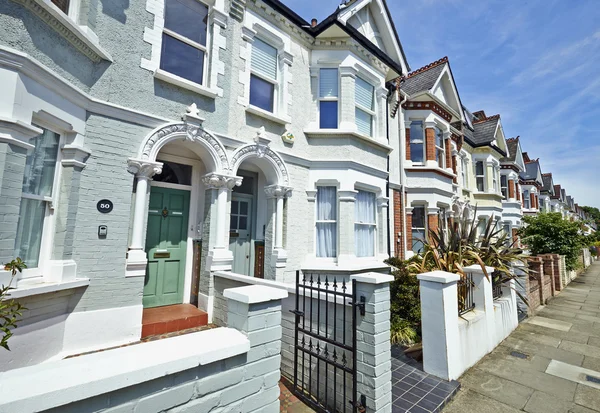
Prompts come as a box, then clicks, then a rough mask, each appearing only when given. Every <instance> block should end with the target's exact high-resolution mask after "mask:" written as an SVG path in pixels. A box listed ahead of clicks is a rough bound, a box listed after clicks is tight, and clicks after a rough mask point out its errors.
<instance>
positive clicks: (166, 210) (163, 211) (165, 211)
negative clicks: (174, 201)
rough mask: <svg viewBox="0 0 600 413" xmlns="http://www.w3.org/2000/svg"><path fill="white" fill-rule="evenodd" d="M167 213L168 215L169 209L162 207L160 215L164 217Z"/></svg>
mask: <svg viewBox="0 0 600 413" xmlns="http://www.w3.org/2000/svg"><path fill="white" fill-rule="evenodd" d="M167 215H169V210H168V209H167V207H164V208H163V210H162V216H163V218H166V217H167Z"/></svg>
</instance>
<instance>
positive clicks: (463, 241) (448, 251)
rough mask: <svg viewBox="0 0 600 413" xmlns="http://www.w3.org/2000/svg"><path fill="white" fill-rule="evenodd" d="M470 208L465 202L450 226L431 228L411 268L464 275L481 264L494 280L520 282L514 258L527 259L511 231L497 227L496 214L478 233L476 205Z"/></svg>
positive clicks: (413, 271)
mask: <svg viewBox="0 0 600 413" xmlns="http://www.w3.org/2000/svg"><path fill="white" fill-rule="evenodd" d="M469 210H470V207H469V205H468V204H464V205H462V206H461V207H460V208H459V212H458V214H456V216H455V219H454V222H453V224H452V225H450V226H449V228H448V229H447V230H444V229H442V228H439V229H437V230H431V231H429V237H427V239H426V240H425V241H424V247H423V253H422V255H421V256H420V258H419V259H417V260H413V261H412V262H411V263H410V264H409V270H410V271H411V272H412V273H414V274H420V273H424V272H429V271H436V270H440V271H446V272H450V273H457V274H460V275H461V276H464V275H465V271H464V268H465V267H468V266H470V265H479V266H480V267H481V269H482V270H483V273H484V274H485V276H486V277H487V278H488V279H489V280H490V281H491V282H492V283H494V284H496V283H505V282H507V281H509V280H516V282H519V281H518V278H517V277H516V276H515V274H514V273H513V272H512V271H511V267H512V265H513V264H514V263H515V262H518V261H520V262H523V263H524V262H525V261H526V256H525V255H524V254H523V251H522V250H521V249H520V248H517V246H516V243H515V242H514V241H513V240H511V239H510V238H509V236H510V234H506V233H504V231H503V230H502V229H496V226H495V222H496V221H495V219H494V217H493V216H492V217H491V219H490V220H489V221H488V224H487V226H486V229H485V231H484V233H483V234H481V235H480V236H478V234H477V226H476V225H475V220H471V219H469V217H470V216H475V217H476V216H477V207H475V208H474V211H473V213H472V214H470V213H469ZM486 267H493V268H494V272H493V274H488V271H487V269H486ZM517 293H518V292H517ZM519 296H520V297H521V298H522V299H523V300H524V301H525V302H527V301H526V300H525V299H524V297H522V296H521V295H520V294H519Z"/></svg>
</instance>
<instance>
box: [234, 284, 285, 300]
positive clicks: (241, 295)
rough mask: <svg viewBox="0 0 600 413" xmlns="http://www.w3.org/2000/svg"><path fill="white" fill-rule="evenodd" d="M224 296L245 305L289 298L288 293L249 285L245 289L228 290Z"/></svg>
mask: <svg viewBox="0 0 600 413" xmlns="http://www.w3.org/2000/svg"><path fill="white" fill-rule="evenodd" d="M223 296H224V297H225V298H229V299H230V300H234V301H239V302H240V303H244V304H256V303H266V302H269V301H275V300H281V299H283V298H286V297H287V296H288V292H287V291H285V290H280V289H278V288H272V287H265V286H263V285H248V286H245V287H237V288H228V289H226V290H225V291H223Z"/></svg>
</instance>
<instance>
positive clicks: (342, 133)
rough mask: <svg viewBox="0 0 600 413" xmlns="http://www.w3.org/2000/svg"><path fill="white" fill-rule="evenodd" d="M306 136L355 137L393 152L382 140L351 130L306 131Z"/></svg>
mask: <svg viewBox="0 0 600 413" xmlns="http://www.w3.org/2000/svg"><path fill="white" fill-rule="evenodd" d="M304 134H305V135H306V136H307V137H309V138H331V137H338V138H342V137H348V136H350V137H353V138H357V139H360V140H362V141H365V142H367V143H368V144H370V145H373V146H377V147H379V148H382V149H385V150H386V151H387V152H388V153H389V152H391V151H392V149H393V148H392V147H391V146H389V145H388V144H386V143H383V142H382V141H381V140H378V139H376V138H373V137H371V136H368V135H365V134H362V133H360V132H357V131H355V130H349V129H305V130H304Z"/></svg>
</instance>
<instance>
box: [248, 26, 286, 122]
mask: <svg viewBox="0 0 600 413" xmlns="http://www.w3.org/2000/svg"><path fill="white" fill-rule="evenodd" d="M256 40H259V41H261V42H263V43H265V44H267V45H269V46H271V47H272V48H273V49H275V51H276V52H277V56H276V57H275V75H276V76H277V78H275V79H272V78H270V77H268V76H265V75H263V74H262V73H258V72H255V71H254V70H252V50H250V66H249V67H250V77H249V79H248V82H249V83H248V85H250V83H251V82H252V76H256V77H258V78H260V79H262V80H264V81H265V82H268V83H271V84H272V85H274V88H273V112H270V111H268V110H266V109H263V108H260V107H258V106H254V105H253V104H251V103H248V106H249V107H252V108H254V109H256V110H258V111H264V112H267V113H272V114H273V115H275V116H278V115H280V111H281V102H280V101H279V96H280V93H281V91H280V83H279V82H280V81H281V77H282V76H281V62H280V61H279V60H280V59H279V56H280V55H281V47H278V46H276V45H273V43H272V42H270V41H269V40H268V39H267V38H266V36H261V35H260V34H258V35H256V36H255V37H254V39H253V42H252V45H251V47H254V42H255V41H256ZM251 93H252V88H251V87H250V86H249V89H248V102H250V100H251V96H250V94H251Z"/></svg>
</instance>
